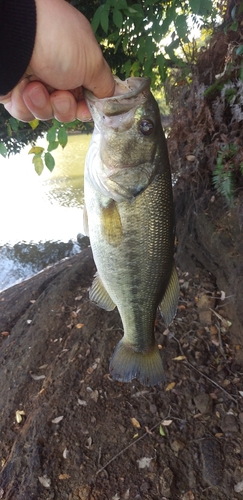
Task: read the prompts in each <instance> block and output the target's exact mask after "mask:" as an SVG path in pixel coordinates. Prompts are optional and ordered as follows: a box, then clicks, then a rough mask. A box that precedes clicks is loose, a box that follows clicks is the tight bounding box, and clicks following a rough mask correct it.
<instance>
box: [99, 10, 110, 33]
mask: <svg viewBox="0 0 243 500" xmlns="http://www.w3.org/2000/svg"><path fill="white" fill-rule="evenodd" d="M102 7H103V8H102V10H101V13H100V24H101V27H102V29H103V30H104V32H105V33H107V31H108V27H109V8H107V6H106V5H102Z"/></svg>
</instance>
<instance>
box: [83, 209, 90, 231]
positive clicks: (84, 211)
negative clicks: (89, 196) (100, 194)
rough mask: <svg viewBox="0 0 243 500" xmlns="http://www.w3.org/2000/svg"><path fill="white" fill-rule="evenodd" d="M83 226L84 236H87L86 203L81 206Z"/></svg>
mask: <svg viewBox="0 0 243 500" xmlns="http://www.w3.org/2000/svg"><path fill="white" fill-rule="evenodd" d="M83 228H84V234H85V236H89V222H88V213H87V208H86V205H85V204H84V208H83Z"/></svg>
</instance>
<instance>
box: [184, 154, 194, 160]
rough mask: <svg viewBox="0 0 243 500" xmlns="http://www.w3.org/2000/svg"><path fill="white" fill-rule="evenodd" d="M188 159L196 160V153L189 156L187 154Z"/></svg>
mask: <svg viewBox="0 0 243 500" xmlns="http://www.w3.org/2000/svg"><path fill="white" fill-rule="evenodd" d="M186 159H187V160H188V161H195V160H196V156H194V155H187V156H186Z"/></svg>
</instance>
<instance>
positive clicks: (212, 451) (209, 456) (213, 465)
mask: <svg viewBox="0 0 243 500" xmlns="http://www.w3.org/2000/svg"><path fill="white" fill-rule="evenodd" d="M200 451H201V455H202V463H203V479H204V481H206V483H208V484H209V485H210V486H220V485H221V484H222V480H223V459H222V454H221V448H220V444H219V443H218V441H216V439H212V438H205V439H203V440H202V441H201V442H200Z"/></svg>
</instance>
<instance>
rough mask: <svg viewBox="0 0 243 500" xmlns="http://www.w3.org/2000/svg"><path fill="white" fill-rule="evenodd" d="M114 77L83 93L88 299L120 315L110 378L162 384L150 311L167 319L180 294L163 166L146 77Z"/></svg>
mask: <svg viewBox="0 0 243 500" xmlns="http://www.w3.org/2000/svg"><path fill="white" fill-rule="evenodd" d="M115 80H116V91H115V95H114V96H113V97H109V98H105V99H97V98H96V97H95V96H94V95H93V94H92V93H91V92H89V91H85V99H86V102H87V104H88V106H89V109H90V112H91V115H92V118H93V120H94V125H95V128H94V132H93V137H92V141H91V145H90V148H89V151H88V154H87V157H86V165H85V181H84V193H85V210H84V226H85V228H86V234H88V235H89V237H90V244H91V248H92V251H93V256H94V260H95V263H96V267H97V271H98V272H97V275H96V276H95V279H94V282H93V284H92V286H91V289H90V299H91V300H92V301H94V302H95V303H96V304H98V305H99V306H100V307H102V308H104V309H106V310H108V311H109V310H112V309H114V308H115V307H116V306H117V308H118V311H119V313H120V316H121V319H122V323H123V327H124V336H123V338H122V339H121V340H120V342H119V343H118V345H117V346H116V349H115V351H114V354H113V357H112V359H111V362H110V374H111V376H112V377H113V378H114V379H116V380H119V381H122V382H128V381H130V380H132V379H133V378H137V379H138V380H140V382H141V383H142V384H144V385H155V384H158V383H160V382H163V381H164V369H163V364H162V359H161V356H160V353H159V350H158V346H157V344H156V342H155V337H154V323H155V317H156V311H157V308H158V307H160V310H161V313H162V316H163V319H164V322H165V324H166V325H168V324H169V323H171V321H172V319H173V318H174V316H175V313H176V310H177V303H178V294H179V285H178V278H177V273H176V270H175V266H174V261H173V251H174V211H173V200H172V187H171V174H170V165H169V160H168V152H167V145H166V141H165V137H164V133H163V130H162V126H161V121H160V113H159V109H158V105H157V103H156V101H155V99H154V97H153V95H152V94H151V92H150V79H148V78H128V79H127V80H126V81H125V82H122V81H121V80H119V79H118V78H115Z"/></svg>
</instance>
